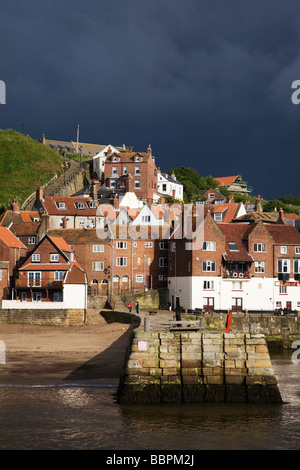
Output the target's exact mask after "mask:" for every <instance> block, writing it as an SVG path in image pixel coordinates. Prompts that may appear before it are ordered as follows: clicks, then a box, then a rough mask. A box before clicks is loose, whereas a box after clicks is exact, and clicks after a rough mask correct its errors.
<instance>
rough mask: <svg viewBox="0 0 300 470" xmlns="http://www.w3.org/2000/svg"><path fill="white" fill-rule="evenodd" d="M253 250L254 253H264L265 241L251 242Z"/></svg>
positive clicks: (265, 249) (265, 248)
mask: <svg viewBox="0 0 300 470" xmlns="http://www.w3.org/2000/svg"><path fill="white" fill-rule="evenodd" d="M253 251H255V252H256V253H266V251H267V245H266V243H253Z"/></svg>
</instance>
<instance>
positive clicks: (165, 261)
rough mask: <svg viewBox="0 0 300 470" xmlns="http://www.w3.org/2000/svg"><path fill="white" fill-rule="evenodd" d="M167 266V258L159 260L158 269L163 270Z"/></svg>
mask: <svg viewBox="0 0 300 470" xmlns="http://www.w3.org/2000/svg"><path fill="white" fill-rule="evenodd" d="M166 266H168V258H159V267H160V268H164V267H166Z"/></svg>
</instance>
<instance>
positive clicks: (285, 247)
mask: <svg viewBox="0 0 300 470" xmlns="http://www.w3.org/2000/svg"><path fill="white" fill-rule="evenodd" d="M280 253H281V254H282V255H286V254H287V246H285V245H283V246H281V247H280Z"/></svg>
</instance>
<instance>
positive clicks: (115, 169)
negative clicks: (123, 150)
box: [112, 166, 118, 175]
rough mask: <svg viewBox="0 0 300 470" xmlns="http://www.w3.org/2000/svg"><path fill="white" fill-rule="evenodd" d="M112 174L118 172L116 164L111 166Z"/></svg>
mask: <svg viewBox="0 0 300 470" xmlns="http://www.w3.org/2000/svg"><path fill="white" fill-rule="evenodd" d="M112 174H113V175H117V174H118V167H117V166H113V167H112Z"/></svg>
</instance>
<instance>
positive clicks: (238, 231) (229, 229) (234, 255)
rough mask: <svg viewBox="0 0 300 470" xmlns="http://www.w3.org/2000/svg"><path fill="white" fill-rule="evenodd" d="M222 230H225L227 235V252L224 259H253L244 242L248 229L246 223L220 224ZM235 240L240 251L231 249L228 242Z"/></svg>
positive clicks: (249, 260)
mask: <svg viewBox="0 0 300 470" xmlns="http://www.w3.org/2000/svg"><path fill="white" fill-rule="evenodd" d="M220 228H221V230H222V231H223V232H224V234H225V237H226V245H225V246H226V253H225V254H224V259H225V260H226V261H248V262H251V261H253V258H252V256H251V255H249V254H248V251H247V249H246V247H245V245H244V243H243V238H244V234H245V230H246V228H247V227H246V226H245V225H244V224H220ZM230 242H234V243H235V244H236V246H237V249H238V251H231V250H230V248H229V245H228V243H230Z"/></svg>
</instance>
